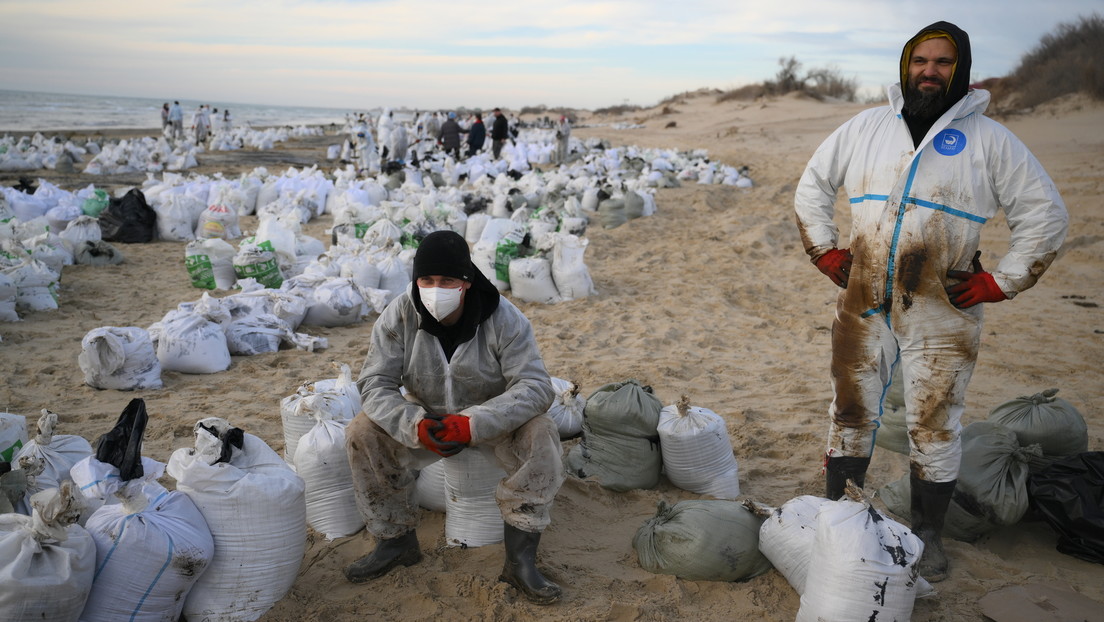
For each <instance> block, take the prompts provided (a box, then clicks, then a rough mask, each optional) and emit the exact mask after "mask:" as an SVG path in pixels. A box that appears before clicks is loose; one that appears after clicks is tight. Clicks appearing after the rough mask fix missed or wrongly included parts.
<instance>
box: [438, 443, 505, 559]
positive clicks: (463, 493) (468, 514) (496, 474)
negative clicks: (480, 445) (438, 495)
mask: <svg viewBox="0 0 1104 622" xmlns="http://www.w3.org/2000/svg"><path fill="white" fill-rule="evenodd" d="M442 462H444V463H445V542H446V543H448V545H449V546H464V547H473V546H485V545H488V544H494V543H496V542H502V538H503V535H502V524H503V523H502V512H501V510H499V509H498V503H497V502H496V501H495V489H496V488H497V487H498V483H499V482H500V481H502V479H503V478H504V477H506V472H505V471H503V470H502V467H500V466H498V463H497V462H495V459H494V456H493V454H490V453H484V452H483V451H482V450H479V449H475V450H474V451H473V449H467V450H465V451H462V452H460V453H458V454H456V455H455V456H452V457H451V458H446V459H445V460H443V461H442Z"/></svg>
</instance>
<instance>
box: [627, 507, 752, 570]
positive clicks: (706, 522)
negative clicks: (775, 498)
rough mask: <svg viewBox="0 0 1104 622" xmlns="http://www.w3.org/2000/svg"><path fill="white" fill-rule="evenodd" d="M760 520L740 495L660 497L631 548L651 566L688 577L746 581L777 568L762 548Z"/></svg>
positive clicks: (649, 568)
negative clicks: (670, 499)
mask: <svg viewBox="0 0 1104 622" xmlns="http://www.w3.org/2000/svg"><path fill="white" fill-rule="evenodd" d="M762 524H763V519H762V518H759V517H757V516H755V514H753V513H752V512H751V511H750V510H748V509H747V508H746V507H744V504H742V503H739V502H737V501H727V500H723V499H698V500H688V501H680V502H678V503H676V504H675V505H668V504H667V503H666V502H664V501H660V502H659V506H658V510H657V511H656V515H655V516H653V517H652V518H650V519H648V520H647V521H646V522H645V523H644V524H643V525H642V526H641V527H640V529H638V530H637V532H636V535H635V536H634V537H633V550H635V551H636V556H637V559H639V560H640V566H641V567H642V568H644V569H645V570H647V571H649V572H654V573H657V574H670V575H675V576H676V577H678V578H680V579H685V580H687V581H746V580H748V579H751V578H753V577H757V576H759V575H761V574H763V573H765V572H767V571H768V570H770V569H771V568H773V566H772V565H771V563H770V560H769V559H767V557H766V556H765V555H763V554H762V553H761V552H760V551H759V529H760V527H761V526H762Z"/></svg>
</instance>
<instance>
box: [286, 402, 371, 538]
mask: <svg viewBox="0 0 1104 622" xmlns="http://www.w3.org/2000/svg"><path fill="white" fill-rule="evenodd" d="M347 425H349V421H348V420H345V419H342V420H334V419H318V420H317V422H316V423H315V425H314V427H313V428H311V430H310V431H309V432H307V433H306V434H304V435H303V436H301V437H300V438H299V444H298V446H297V447H296V449H295V472H296V473H298V474H299V477H302V478H303V483H304V485H305V486H306V503H307V524H309V525H310V526H311V528H312V529H314V530H315V531H317V532H319V533H321V534H322V535H323V536H325V537H326V539H327V540H333V539H335V538H342V537H345V536H351V535H353V534H354V533H356V532H358V531H360V530H361V529H364V517H362V516H361V515H360V512H358V511H357V507H356V501H355V500H354V498H353V472H352V469H351V467H350V466H349V454H348V452H347V451H346V450H345V427H346V426H347Z"/></svg>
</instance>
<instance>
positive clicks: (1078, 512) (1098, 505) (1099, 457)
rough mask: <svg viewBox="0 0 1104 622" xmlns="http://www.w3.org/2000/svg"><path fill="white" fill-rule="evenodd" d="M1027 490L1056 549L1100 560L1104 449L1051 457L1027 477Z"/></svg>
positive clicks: (1103, 526) (1103, 561)
mask: <svg viewBox="0 0 1104 622" xmlns="http://www.w3.org/2000/svg"><path fill="white" fill-rule="evenodd" d="M1027 492H1028V495H1029V496H1030V498H1031V507H1033V508H1035V510H1036V511H1037V512H1038V513H1039V514H1040V515H1041V516H1042V517H1043V519H1044V520H1045V521H1046V522H1047V524H1049V525H1050V526H1051V528H1052V529H1054V531H1056V532H1057V533H1058V551H1059V552H1061V553H1065V554H1066V555H1072V556H1073V557H1077V558H1079V559H1083V560H1085V561H1090V562H1096V563H1098V564H1104V451H1089V452H1084V453H1080V454H1076V455H1074V456H1070V457H1068V458H1063V459H1061V460H1057V461H1055V462H1054V463H1052V464H1051V465H1050V466H1048V467H1046V468H1045V469H1043V470H1041V471H1039V472H1038V473H1033V474H1032V475H1031V476H1030V477H1029V478H1028V480H1027Z"/></svg>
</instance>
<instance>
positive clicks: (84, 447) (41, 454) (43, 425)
mask: <svg viewBox="0 0 1104 622" xmlns="http://www.w3.org/2000/svg"><path fill="white" fill-rule="evenodd" d="M57 420H58V416H57V413H53V412H50V411H48V410H46V409H45V408H44V409H42V416H41V417H39V418H38V434H37V435H35V436H34V438H32V439H31V440H29V441H27V444H25V445H23V448H22V449H20V450H19V451H18V452H16V454H15V457H14V458H13V459H12V468H15V465H16V464H17V463H18V462H19V459H20V458H22V457H23V456H32V457H34V458H36V459H37V460H38V461H39V462H40V463H41V464H42V473H40V474H39V475H38V476H36V477H35V481H34V483H33V484H30V483H28V485H27V493H26V497H25V498H24V499H23V501H21V502H20V507H17V508H16V511H18V512H19V513H21V514H28V515H29V514H30V513H31V507H30V504H29V501H28V500H29V499H30V497H31V495H33V494H35V493H37V492H41V491H43V490H48V489H50V488H57V487H58V486H59V485H60V484H61V483H62V482H63V481H64V480H67V479H69V469H71V468H73V465H74V464H76V463H78V462H80V461H81V460H84V459H85V458H87V457H88V456H90V455H92V445H90V444H89V443H88V441H86V440H84V438H82V437H80V436H76V435H74V434H54V430H55V429H56V428H57Z"/></svg>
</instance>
